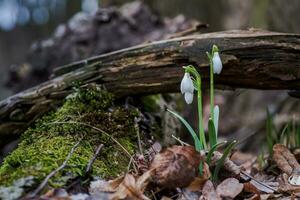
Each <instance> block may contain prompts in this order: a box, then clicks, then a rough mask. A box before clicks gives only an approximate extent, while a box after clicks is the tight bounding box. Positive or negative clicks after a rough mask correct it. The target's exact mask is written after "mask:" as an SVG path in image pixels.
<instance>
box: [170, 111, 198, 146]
mask: <svg viewBox="0 0 300 200" xmlns="http://www.w3.org/2000/svg"><path fill="white" fill-rule="evenodd" d="M167 111H168V112H170V113H171V114H173V115H174V116H175V117H176V118H178V119H179V120H180V121H181V122H182V123H183V124H184V126H185V127H186V128H187V129H188V131H189V132H190V134H191V135H192V137H193V139H194V142H195V147H196V150H197V151H200V150H201V149H203V146H202V145H201V143H200V140H199V138H198V136H197V134H196V133H195V131H194V130H193V128H192V127H191V125H190V124H189V123H188V122H187V121H186V120H185V119H184V118H183V117H181V116H180V115H179V114H177V113H176V112H173V111H171V110H169V109H167Z"/></svg>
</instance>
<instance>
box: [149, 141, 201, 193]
mask: <svg viewBox="0 0 300 200" xmlns="http://www.w3.org/2000/svg"><path fill="white" fill-rule="evenodd" d="M200 160H201V156H200V153H199V152H197V151H196V150H195V149H194V148H193V147H191V146H176V145H174V146H172V147H169V148H167V149H165V150H164V151H162V152H161V153H159V154H157V155H156V156H155V158H154V159H153V161H152V163H151V165H150V170H153V173H152V179H153V182H154V183H156V184H158V185H161V186H163V187H166V188H177V187H186V186H188V185H189V184H190V183H191V182H192V181H193V180H194V178H195V177H196V176H197V175H198V167H199V163H200Z"/></svg>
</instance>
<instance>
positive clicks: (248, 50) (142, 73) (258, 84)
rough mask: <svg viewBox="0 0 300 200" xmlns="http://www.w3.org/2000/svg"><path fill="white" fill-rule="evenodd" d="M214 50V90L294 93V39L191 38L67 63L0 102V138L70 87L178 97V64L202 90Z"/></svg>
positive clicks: (257, 34)
mask: <svg viewBox="0 0 300 200" xmlns="http://www.w3.org/2000/svg"><path fill="white" fill-rule="evenodd" d="M213 44H216V45H218V46H219V48H220V50H221V57H222V60H223V63H224V69H223V71H222V73H221V74H220V75H218V76H217V77H216V87H218V88H257V89H300V61H299V60H300V35H297V34H285V33H274V32H267V31H260V30H248V31H227V32H215V33H208V34H200V35H192V36H186V37H180V38H174V39H170V40H163V41H158V42H153V43H148V44H143V45H139V46H135V47H131V48H127V49H123V50H119V51H115V52H112V53H108V54H103V55H100V56H96V57H92V58H90V59H87V60H83V61H79V62H76V63H72V64H69V65H66V66H63V67H60V68H57V69H56V70H55V71H54V74H53V76H52V79H51V80H49V81H47V82H44V83H42V84H40V85H38V86H36V87H34V88H31V89H28V90H26V91H23V92H20V93H18V94H16V95H14V96H11V97H9V98H7V99H5V100H3V101H2V102H0V134H12V133H19V132H20V131H22V130H24V128H26V127H27V126H28V125H29V124H30V123H31V122H32V121H33V120H35V119H36V118H37V117H39V116H40V115H42V114H44V113H45V112H47V111H48V110H49V109H51V108H52V107H53V106H56V105H57V104H60V103H61V101H62V99H63V98H65V97H66V95H68V94H69V93H70V92H71V91H72V90H71V87H72V86H73V83H74V82H77V83H79V84H80V85H85V84H87V83H92V82H95V83H98V84H103V85H104V86H105V87H106V88H107V89H108V90H109V91H111V92H113V93H114V94H116V96H117V97H121V96H126V95H141V94H151V93H164V92H178V91H179V83H180V80H181V78H182V76H183V70H182V68H181V67H182V66H183V65H188V64H193V65H196V66H198V67H199V68H198V69H199V72H200V74H201V75H202V78H203V86H204V87H207V85H208V80H209V76H208V72H209V68H208V66H209V65H208V60H207V57H206V54H205V52H206V51H209V50H210V49H211V47H212V45H213Z"/></svg>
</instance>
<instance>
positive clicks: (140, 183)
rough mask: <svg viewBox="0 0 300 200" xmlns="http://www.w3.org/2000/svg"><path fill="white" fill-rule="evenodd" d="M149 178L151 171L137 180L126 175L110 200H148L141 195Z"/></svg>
mask: <svg viewBox="0 0 300 200" xmlns="http://www.w3.org/2000/svg"><path fill="white" fill-rule="evenodd" d="M150 178H151V171H148V172H146V173H144V174H143V175H142V176H140V177H138V178H137V179H136V178H135V177H134V176H133V175H131V174H126V175H125V177H124V180H123V181H122V183H121V184H120V185H119V187H118V188H117V191H116V192H115V193H113V195H112V197H111V199H112V200H118V199H128V200H129V199H130V200H149V198H148V197H146V196H145V195H144V194H143V193H144V190H145V188H146V186H147V185H148V183H149V181H150Z"/></svg>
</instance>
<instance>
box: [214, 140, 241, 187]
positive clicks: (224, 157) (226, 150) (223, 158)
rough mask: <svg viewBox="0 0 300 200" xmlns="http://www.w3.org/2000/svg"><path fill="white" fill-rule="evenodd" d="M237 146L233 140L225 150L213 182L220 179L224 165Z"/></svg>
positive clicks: (216, 168)
mask: <svg viewBox="0 0 300 200" xmlns="http://www.w3.org/2000/svg"><path fill="white" fill-rule="evenodd" d="M235 145H236V140H233V141H232V142H231V143H230V144H229V145H228V146H227V147H226V148H225V150H224V152H223V155H222V157H221V159H220V160H218V162H217V164H216V167H215V171H214V174H213V179H212V180H213V182H215V181H217V179H218V174H219V172H220V170H221V168H222V166H223V165H224V161H225V159H226V158H227V156H228V155H229V154H230V152H231V150H232V149H233V147H234V146H235Z"/></svg>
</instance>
